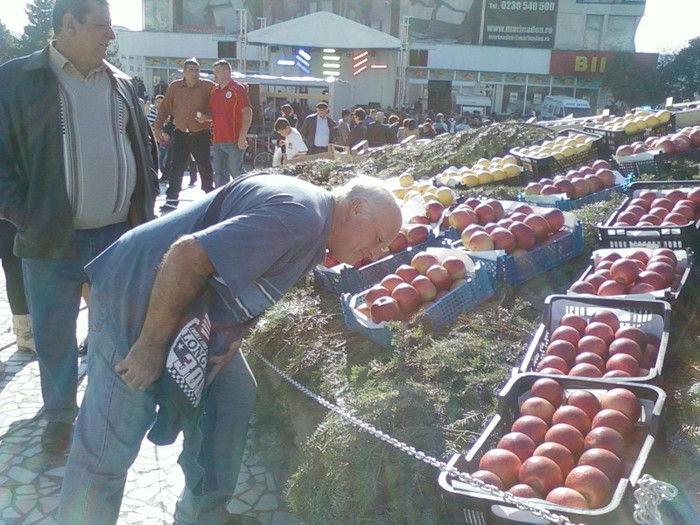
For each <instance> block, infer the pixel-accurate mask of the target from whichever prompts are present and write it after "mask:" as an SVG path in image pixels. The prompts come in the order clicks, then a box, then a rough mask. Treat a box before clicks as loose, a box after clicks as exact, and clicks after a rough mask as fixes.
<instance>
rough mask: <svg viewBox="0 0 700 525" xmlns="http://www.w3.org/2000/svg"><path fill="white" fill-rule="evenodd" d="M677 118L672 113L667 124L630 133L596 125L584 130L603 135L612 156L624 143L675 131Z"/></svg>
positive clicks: (585, 127)
mask: <svg viewBox="0 0 700 525" xmlns="http://www.w3.org/2000/svg"><path fill="white" fill-rule="evenodd" d="M675 121H676V119H675V117H674V116H673V115H671V120H669V121H668V122H666V123H665V124H660V125H659V126H654V127H653V128H646V129H642V130H639V131H638V132H637V133H633V134H631V135H628V134H627V133H625V132H624V131H623V130H620V131H612V130H609V129H602V128H596V127H594V126H584V128H583V129H584V130H585V131H588V132H591V133H597V134H599V135H601V136H602V140H603V144H604V145H605V146H606V147H607V150H608V151H607V155H606V156H611V155H614V154H615V151H616V150H617V147H618V146H621V145H622V144H632V143H633V142H635V141H638V140H639V141H643V140H644V139H645V138H647V137H652V136H653V137H660V136H661V135H667V134H669V133H673V132H674V131H675V129H676V123H675Z"/></svg>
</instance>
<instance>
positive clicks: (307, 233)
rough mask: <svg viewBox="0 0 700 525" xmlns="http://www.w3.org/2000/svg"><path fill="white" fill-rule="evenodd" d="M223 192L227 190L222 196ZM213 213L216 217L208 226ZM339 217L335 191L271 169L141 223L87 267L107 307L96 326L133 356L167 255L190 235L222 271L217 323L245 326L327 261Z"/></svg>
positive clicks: (215, 281) (217, 281)
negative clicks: (334, 222) (102, 326)
mask: <svg viewBox="0 0 700 525" xmlns="http://www.w3.org/2000/svg"><path fill="white" fill-rule="evenodd" d="M220 192H223V193H225V195H221V196H219V197H217V195H219V193H220ZM212 211H214V214H213V215H212ZM205 214H206V216H207V217H208V218H209V219H211V218H212V217H213V221H211V222H210V225H207V226H202V219H203V217H204V216H205ZM332 215H333V197H332V195H331V194H330V193H329V192H327V191H325V190H323V189H322V188H319V187H317V186H314V185H313V184H310V183H308V182H305V181H301V180H299V179H296V178H294V177H288V176H284V175H267V174H260V175H255V176H250V177H244V178H243V179H237V180H235V181H233V182H231V183H229V184H228V185H226V186H224V187H222V188H221V189H219V190H217V191H214V192H212V193H209V194H207V196H206V197H204V198H203V199H201V200H199V201H197V202H195V203H193V204H191V205H190V206H188V207H186V208H182V209H180V210H178V211H176V212H172V213H170V214H168V215H166V216H164V217H161V218H159V219H157V220H155V221H151V222H149V223H146V224H143V225H141V226H139V227H137V228H134V229H133V230H131V231H130V232H128V233H126V234H125V235H123V236H122V237H121V238H120V239H119V240H118V241H116V242H115V243H114V244H112V245H111V246H110V247H109V248H107V250H105V251H104V252H103V253H102V254H100V255H99V256H98V257H97V258H96V259H94V260H93V261H92V262H91V263H90V264H89V265H88V266H87V267H86V271H87V274H88V277H89V278H90V283H91V294H92V295H91V297H92V299H94V300H95V301H96V303H97V304H99V305H101V308H100V310H101V311H100V312H93V311H92V308H91V309H90V310H91V314H95V316H99V317H102V318H96V317H94V316H93V315H91V319H90V323H91V324H93V323H100V324H101V323H106V324H107V327H108V328H109V329H110V331H111V332H112V334H114V337H115V338H116V340H115V343H117V344H118V345H119V346H120V347H121V346H122V345H123V346H124V348H120V353H121V352H123V354H124V355H126V353H127V352H128V350H129V348H130V347H131V345H132V344H133V343H134V342H135V341H136V339H137V338H138V335H139V333H140V331H141V326H142V324H143V320H144V317H145V313H146V309H147V306H148V300H149V297H150V292H151V287H152V285H153V280H154V278H155V276H156V273H157V270H158V265H159V264H160V262H161V260H162V258H163V255H164V254H165V252H166V251H167V250H168V248H169V247H170V246H171V245H172V244H173V242H175V241H176V240H177V239H178V238H179V237H181V236H183V235H187V234H194V236H195V238H196V239H197V240H198V241H199V242H200V244H201V245H202V247H203V248H204V250H205V251H206V253H207V255H208V256H209V258H210V259H211V261H212V263H213V265H214V267H215V269H216V274H215V275H214V276H213V277H212V278H210V281H209V282H210V285H211V287H212V288H213V289H214V290H215V293H213V294H211V297H212V300H211V306H210V315H211V316H212V320H213V321H215V324H220V323H225V324H237V323H244V322H246V321H248V320H250V319H252V318H253V317H255V316H257V315H258V314H260V313H261V312H263V311H264V310H265V309H266V308H268V307H269V306H271V305H272V304H273V303H275V302H276V301H278V300H279V299H280V298H281V297H282V296H283V295H284V294H285V293H286V292H287V290H289V289H290V288H291V287H292V286H293V285H294V283H295V282H296V281H297V280H298V279H299V278H300V277H301V276H302V275H304V274H305V273H307V272H309V271H311V269H312V268H313V267H314V266H315V265H316V264H318V263H319V262H321V261H322V260H323V258H324V255H325V246H326V238H327V236H328V234H329V232H330V227H331V218H332ZM208 222H209V221H208Z"/></svg>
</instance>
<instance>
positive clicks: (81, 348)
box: [78, 337, 88, 357]
mask: <svg viewBox="0 0 700 525" xmlns="http://www.w3.org/2000/svg"><path fill="white" fill-rule="evenodd" d="M87 352H88V340H87V337H86V338H85V339H83V342H82V343H80V344H79V345H78V355H79V356H80V357H83V356H86V355H87Z"/></svg>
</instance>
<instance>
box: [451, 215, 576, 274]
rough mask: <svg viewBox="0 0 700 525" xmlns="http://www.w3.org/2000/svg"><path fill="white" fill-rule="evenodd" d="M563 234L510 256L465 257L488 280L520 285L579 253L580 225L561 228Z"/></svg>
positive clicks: (483, 254)
mask: <svg viewBox="0 0 700 525" xmlns="http://www.w3.org/2000/svg"><path fill="white" fill-rule="evenodd" d="M562 231H563V232H565V233H564V235H562V236H561V237H559V238H558V239H555V240H552V241H549V242H548V243H547V244H544V245H541V246H539V247H537V248H534V249H532V250H530V251H529V252H527V253H525V254H523V255H520V256H518V257H513V256H512V255H508V254H506V253H505V252H503V251H502V250H494V251H489V252H472V251H470V252H468V254H469V257H471V258H472V259H474V260H475V261H478V262H480V263H482V264H483V265H484V266H485V267H486V269H487V270H488V273H489V275H490V276H491V279H493V280H495V281H499V282H504V283H507V284H513V285H517V284H521V283H524V282H525V281H527V280H529V279H532V278H533V277H535V276H537V275H539V274H541V273H544V272H546V271H547V270H551V269H552V268H554V267H556V266H559V265H560V264H561V263H563V262H564V261H567V260H569V259H571V258H573V257H576V256H577V255H580V254H582V253H583V226H582V225H581V223H580V222H578V221H576V223H575V224H574V225H573V226H571V225H565V226H564V228H563V229H562ZM453 247H455V248H461V247H462V241H461V240H459V241H456V242H455V243H454V245H453Z"/></svg>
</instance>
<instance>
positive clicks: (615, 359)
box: [605, 354, 639, 377]
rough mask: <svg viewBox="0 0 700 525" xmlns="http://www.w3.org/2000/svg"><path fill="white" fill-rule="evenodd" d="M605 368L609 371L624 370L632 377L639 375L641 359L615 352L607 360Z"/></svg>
mask: <svg viewBox="0 0 700 525" xmlns="http://www.w3.org/2000/svg"><path fill="white" fill-rule="evenodd" d="M605 369H606V370H607V371H612V370H622V371H623V372H626V373H628V374H629V375H630V376H631V377H637V376H639V361H637V360H636V359H635V358H634V357H632V356H631V355H628V354H615V355H612V356H610V357H609V358H608V360H607V361H606V362H605Z"/></svg>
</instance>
